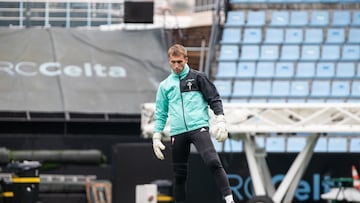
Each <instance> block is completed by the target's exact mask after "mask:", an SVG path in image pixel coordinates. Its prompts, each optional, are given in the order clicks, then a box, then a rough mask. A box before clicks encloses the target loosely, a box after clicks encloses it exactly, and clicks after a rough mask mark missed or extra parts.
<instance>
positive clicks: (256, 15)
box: [246, 11, 265, 27]
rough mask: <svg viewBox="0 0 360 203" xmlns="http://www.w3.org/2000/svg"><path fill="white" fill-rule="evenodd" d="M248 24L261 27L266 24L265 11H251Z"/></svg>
mask: <svg viewBox="0 0 360 203" xmlns="http://www.w3.org/2000/svg"><path fill="white" fill-rule="evenodd" d="M246 25H247V26H259V27H260V26H263V25H265V11H249V12H248V16H247V24H246Z"/></svg>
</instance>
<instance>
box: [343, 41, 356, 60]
mask: <svg viewBox="0 0 360 203" xmlns="http://www.w3.org/2000/svg"><path fill="white" fill-rule="evenodd" d="M359 59H360V46H359V45H344V46H343V50H342V57H341V60H344V61H346V60H351V61H359Z"/></svg>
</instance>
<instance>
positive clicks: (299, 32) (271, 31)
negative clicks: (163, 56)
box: [220, 27, 360, 44]
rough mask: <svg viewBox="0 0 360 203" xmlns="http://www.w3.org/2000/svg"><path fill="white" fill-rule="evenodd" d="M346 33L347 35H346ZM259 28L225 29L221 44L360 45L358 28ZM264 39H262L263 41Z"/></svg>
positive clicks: (359, 30)
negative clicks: (263, 31) (263, 29)
mask: <svg viewBox="0 0 360 203" xmlns="http://www.w3.org/2000/svg"><path fill="white" fill-rule="evenodd" d="M347 33H348V34H347ZM262 35H263V34H262V29H261V28H233V27H225V28H224V30H223V32H222V39H221V41H220V43H221V44H321V43H324V44H343V43H348V44H360V37H359V36H360V28H354V27H353V28H349V31H348V32H347V31H346V28H329V29H326V30H325V29H322V28H306V29H303V28H289V27H287V28H267V29H266V30H265V33H264V35H265V36H262ZM263 38H264V39H263Z"/></svg>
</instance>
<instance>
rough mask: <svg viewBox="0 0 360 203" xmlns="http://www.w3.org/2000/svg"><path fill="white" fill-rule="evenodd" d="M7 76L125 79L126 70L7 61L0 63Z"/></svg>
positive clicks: (56, 63) (118, 67)
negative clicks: (39, 75)
mask: <svg viewBox="0 0 360 203" xmlns="http://www.w3.org/2000/svg"><path fill="white" fill-rule="evenodd" d="M1 72H3V73H6V74H8V75H12V76H14V75H16V74H18V75H21V76H27V77H30V76H36V75H38V74H41V75H44V76H50V77H54V76H59V75H64V76H69V77H101V78H106V77H112V78H125V77H127V72H126V69H125V68H123V67H121V66H110V67H106V66H104V65H102V64H91V63H88V62H85V63H84V64H83V66H77V65H67V66H62V65H61V63H59V62H45V63H42V64H37V63H35V62H31V61H21V62H18V63H16V64H13V63H11V62H8V61H0V73H1Z"/></svg>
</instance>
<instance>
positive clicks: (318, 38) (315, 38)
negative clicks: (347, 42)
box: [304, 28, 323, 44]
mask: <svg viewBox="0 0 360 203" xmlns="http://www.w3.org/2000/svg"><path fill="white" fill-rule="evenodd" d="M322 42H323V31H322V29H319V28H307V29H306V30H305V40H304V43H305V44H320V43H322Z"/></svg>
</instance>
